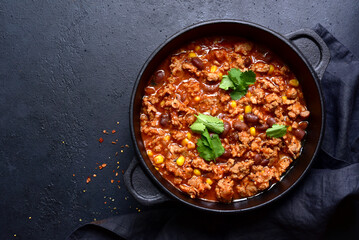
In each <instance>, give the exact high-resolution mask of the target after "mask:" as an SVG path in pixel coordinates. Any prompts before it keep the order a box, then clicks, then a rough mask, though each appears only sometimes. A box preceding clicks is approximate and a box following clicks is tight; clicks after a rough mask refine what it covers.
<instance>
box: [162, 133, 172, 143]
mask: <svg viewBox="0 0 359 240" xmlns="http://www.w3.org/2000/svg"><path fill="white" fill-rule="evenodd" d="M163 139H164V140H165V141H167V142H168V141H169V140H170V139H171V136H170V135H166V136H164V137H163Z"/></svg>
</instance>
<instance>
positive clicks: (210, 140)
mask: <svg viewBox="0 0 359 240" xmlns="http://www.w3.org/2000/svg"><path fill="white" fill-rule="evenodd" d="M197 151H198V152H199V156H200V157H201V158H203V159H204V160H206V161H211V160H215V159H216V158H217V157H219V156H221V155H222V154H223V153H224V147H223V146H222V143H221V140H220V139H219V136H218V134H213V135H212V137H211V136H210V135H209V133H208V130H207V129H205V130H204V132H203V133H202V137H201V138H200V139H198V141H197Z"/></svg>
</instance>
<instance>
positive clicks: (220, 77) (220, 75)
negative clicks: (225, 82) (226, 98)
mask: <svg viewBox="0 0 359 240" xmlns="http://www.w3.org/2000/svg"><path fill="white" fill-rule="evenodd" d="M218 76H219V80H222V77H223V73H221V72H220V73H218Z"/></svg>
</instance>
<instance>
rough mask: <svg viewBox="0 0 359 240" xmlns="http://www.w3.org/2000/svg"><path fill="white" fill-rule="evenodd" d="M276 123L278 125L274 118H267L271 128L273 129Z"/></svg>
mask: <svg viewBox="0 0 359 240" xmlns="http://www.w3.org/2000/svg"><path fill="white" fill-rule="evenodd" d="M275 123H276V121H275V119H274V118H272V117H269V118H267V124H268V125H269V126H270V127H272V126H273V124H275Z"/></svg>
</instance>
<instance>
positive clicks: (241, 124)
mask: <svg viewBox="0 0 359 240" xmlns="http://www.w3.org/2000/svg"><path fill="white" fill-rule="evenodd" d="M233 127H234V129H236V130H238V131H245V130H248V126H247V124H245V123H244V122H242V121H235V122H234V123H233Z"/></svg>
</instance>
